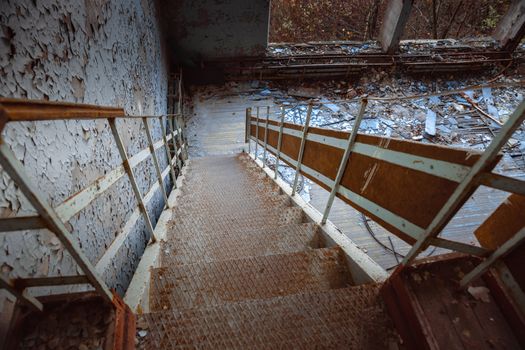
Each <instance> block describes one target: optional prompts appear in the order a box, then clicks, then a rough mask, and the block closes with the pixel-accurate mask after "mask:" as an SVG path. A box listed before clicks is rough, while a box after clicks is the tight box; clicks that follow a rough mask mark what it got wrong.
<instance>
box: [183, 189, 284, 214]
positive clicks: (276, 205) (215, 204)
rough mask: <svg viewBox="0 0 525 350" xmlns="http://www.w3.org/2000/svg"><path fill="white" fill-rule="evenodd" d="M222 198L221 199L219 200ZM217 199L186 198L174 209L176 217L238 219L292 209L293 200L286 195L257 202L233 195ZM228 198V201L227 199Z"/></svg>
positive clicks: (276, 195) (201, 196) (205, 197)
mask: <svg viewBox="0 0 525 350" xmlns="http://www.w3.org/2000/svg"><path fill="white" fill-rule="evenodd" d="M219 198H220V199H219ZM219 198H217V199H213V198H209V196H206V195H195V196H192V197H191V198H187V197H185V201H184V202H181V203H180V204H178V205H177V207H176V208H174V210H173V212H174V213H175V217H180V216H182V215H189V214H190V213H191V215H200V216H203V215H221V214H229V215H236V216H238V217H241V216H244V215H256V214H257V213H258V212H260V211H263V210H264V211H266V210H267V211H271V212H273V211H279V210H281V209H282V208H286V207H291V206H292V200H291V199H290V197H288V196H287V195H285V194H278V193H276V194H272V195H268V197H267V198H263V197H260V196H258V198H257V200H251V198H248V199H247V198H232V196H231V194H230V193H228V194H226V193H225V194H224V196H220V197H219ZM225 198H227V200H226V199H225Z"/></svg>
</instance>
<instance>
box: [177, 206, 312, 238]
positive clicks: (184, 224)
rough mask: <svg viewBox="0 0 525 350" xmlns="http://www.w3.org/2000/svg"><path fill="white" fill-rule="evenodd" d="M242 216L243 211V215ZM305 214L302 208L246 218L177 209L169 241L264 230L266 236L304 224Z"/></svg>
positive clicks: (277, 210)
mask: <svg viewBox="0 0 525 350" xmlns="http://www.w3.org/2000/svg"><path fill="white" fill-rule="evenodd" d="M240 212H241V213H242V210H241V211H240ZM304 219H305V217H304V213H303V211H302V210H301V209H300V208H298V207H283V208H277V209H276V210H264V211H263V210H261V211H257V212H253V213H247V214H245V215H239V212H236V211H233V210H232V211H231V212H229V213H221V214H216V215H212V214H208V213H207V212H204V213H202V212H192V211H191V210H183V209H174V214H173V219H172V220H171V221H170V222H169V223H168V230H167V238H168V240H179V239H195V240H198V239H199V238H200V237H205V236H210V235H212V236H215V237H216V236H218V235H221V236H223V235H230V234H232V233H234V232H235V233H237V232H242V231H250V230H253V229H261V230H264V231H265V232H266V231H268V230H270V229H277V228H278V227H280V226H283V225H289V224H302V223H303V222H304Z"/></svg>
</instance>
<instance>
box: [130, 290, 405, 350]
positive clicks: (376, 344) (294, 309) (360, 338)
mask: <svg viewBox="0 0 525 350" xmlns="http://www.w3.org/2000/svg"><path fill="white" fill-rule="evenodd" d="M378 290H379V286H377V285H373V284H371V285H362V286H355V287H348V288H340V289H332V290H328V291H316V292H306V293H299V294H292V295H287V296H280V297H275V298H270V299H258V300H249V301H241V302H236V303H230V304H224V305H219V306H214V307H207V308H195V309H186V310H182V311H180V310H178V311H177V310H166V311H162V312H155V313H149V314H144V315H142V316H140V319H139V321H138V327H139V328H140V329H143V330H146V336H144V337H142V338H139V339H140V342H139V344H138V347H139V348H140V349H153V348H158V349H178V348H189V347H192V348H200V349H216V348H234V349H247V348H250V349H275V348H295V349H299V348H300V349H319V348H348V349H385V348H388V347H389V344H392V343H395V342H396V334H395V331H394V330H393V329H392V326H391V321H390V319H389V317H388V315H387V314H386V312H385V309H384V306H383V303H382V302H381V300H380V298H379V297H378Z"/></svg>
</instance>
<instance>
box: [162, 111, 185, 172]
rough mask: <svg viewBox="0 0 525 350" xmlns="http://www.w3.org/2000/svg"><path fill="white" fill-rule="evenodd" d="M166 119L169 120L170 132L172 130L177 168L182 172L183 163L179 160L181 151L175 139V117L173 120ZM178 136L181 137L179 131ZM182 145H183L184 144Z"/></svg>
mask: <svg viewBox="0 0 525 350" xmlns="http://www.w3.org/2000/svg"><path fill="white" fill-rule="evenodd" d="M166 119H167V120H168V123H169V126H170V130H171V141H172V142H173V152H174V153H175V159H176V162H177V166H178V167H179V171H181V170H182V166H181V162H180V159H179V150H178V149H177V138H176V137H175V129H174V126H175V127H176V126H177V124H176V123H174V121H175V118H174V117H171V118H170V117H166ZM177 136H180V133H179V130H177ZM180 144H181V145H182V142H181V143H180ZM181 157H182V148H181ZM172 159H173V158H172Z"/></svg>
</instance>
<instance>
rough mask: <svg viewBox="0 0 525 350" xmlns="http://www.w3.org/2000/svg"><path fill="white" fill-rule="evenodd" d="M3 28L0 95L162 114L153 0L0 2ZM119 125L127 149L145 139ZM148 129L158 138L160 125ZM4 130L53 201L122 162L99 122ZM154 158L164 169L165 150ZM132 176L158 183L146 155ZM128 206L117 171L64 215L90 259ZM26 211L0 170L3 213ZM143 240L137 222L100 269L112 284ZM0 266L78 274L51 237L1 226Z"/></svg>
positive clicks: (23, 273)
mask: <svg viewBox="0 0 525 350" xmlns="http://www.w3.org/2000/svg"><path fill="white" fill-rule="evenodd" d="M35 3H36V5H34V4H35ZM0 25H1V28H0V95H1V96H4V97H17V98H30V99H49V100H58V101H71V102H83V103H90V104H98V105H109V106H122V107H124V108H125V110H126V111H127V112H128V113H129V114H136V115H142V114H149V115H152V114H155V115H158V114H163V113H166V90H167V60H166V59H165V56H164V50H163V48H162V43H161V35H160V29H159V26H158V23H157V19H156V10H155V7H154V5H153V3H152V1H147V0H142V1H141V0H111V1H110V0H90V1H84V0H70V1H58V0H54V1H53V0H38V1H30V0H23V1H20V0H2V3H1V11H0ZM119 125H121V131H122V136H123V139H124V142H125V144H126V146H127V148H128V153H130V154H134V153H136V152H137V151H138V150H140V149H142V148H144V147H145V146H146V138H145V135H144V133H143V129H142V125H141V124H140V122H131V121H128V122H125V123H122V124H119ZM153 133H154V139H156V140H158V139H159V138H160V125H159V124H158V123H155V125H154V128H153ZM2 136H3V137H4V139H5V140H6V142H7V143H8V144H9V145H10V146H11V147H12V149H13V151H14V152H15V154H16V156H17V158H18V159H19V160H20V161H22V162H23V164H24V166H25V169H26V171H27V174H28V175H29V176H30V178H31V181H32V182H33V183H34V184H36V185H37V186H38V188H39V190H40V191H41V193H42V194H43V195H44V197H45V198H46V199H47V200H48V201H49V202H50V203H51V204H53V205H57V204H59V203H60V202H61V201H63V200H64V199H66V198H67V197H69V196H70V195H71V194H73V193H75V192H77V191H78V190H80V189H81V188H84V187H85V186H86V185H87V184H89V183H91V182H92V181H93V180H95V179H96V178H98V177H100V176H102V175H104V174H105V173H106V172H108V171H110V170H111V169H112V168H114V167H115V166H116V165H117V164H119V162H121V160H120V157H119V154H118V152H117V150H116V147H115V144H114V141H113V138H112V135H111V133H110V131H109V127H108V125H107V123H105V122H104V121H68V122H65V121H57V122H36V123H18V124H8V126H7V127H6V129H5V131H4V133H3V135H2ZM158 155H159V156H161V167H162V168H164V167H165V166H166V157H165V154H164V153H163V152H160V151H159V152H158ZM136 173H137V174H138V177H139V179H138V182H139V185H140V187H141V188H142V191H143V193H145V192H146V191H147V188H149V187H150V186H151V184H152V183H153V182H154V181H156V177H155V173H154V170H153V166H152V163H151V161H148V162H147V163H146V164H144V166H142V167H139V168H137V169H136ZM162 201H163V199H162V196H161V194H160V192H159V193H157V194H156V196H155V198H154V200H153V201H152V204H151V205H150V208H149V210H150V215H152V219H154V220H155V221H156V218H158V215H159V214H160V211H161V208H162V205H163V203H162ZM135 206H136V201H135V199H134V196H133V193H132V192H131V187H130V185H129V181H128V180H127V178H126V177H124V178H123V179H121V180H120V181H119V182H117V184H116V185H114V188H113V189H112V190H110V191H108V192H107V193H106V194H105V195H104V196H102V197H101V198H99V199H97V200H96V201H95V202H94V203H92V204H91V205H90V206H88V208H86V209H85V210H84V211H82V212H81V213H80V214H78V215H76V216H75V217H74V218H73V219H72V220H71V221H70V222H69V224H68V227H69V228H70V229H71V231H72V232H73V235H74V236H75V237H76V238H77V239H78V241H79V243H80V244H81V246H82V249H83V251H84V253H85V254H86V255H87V256H88V258H89V259H90V260H91V262H92V263H96V261H97V260H98V259H99V258H100V257H101V255H102V254H103V252H104V251H105V249H106V247H107V246H109V244H110V243H111V242H112V240H113V239H114V237H115V235H116V234H117V233H118V230H120V229H121V228H122V227H123V226H124V223H125V222H126V219H127V218H128V216H129V215H130V213H131V212H132V210H133V209H134V207H135ZM31 212H33V211H32V208H31V205H30V204H29V203H28V202H27V200H25V199H24V198H23V197H22V196H21V194H20V192H19V190H18V189H17V187H16V186H15V184H14V183H13V181H12V180H11V179H10V178H9V176H8V175H7V174H5V173H3V172H1V173H0V215H1V216H14V215H22V214H29V213H31ZM145 244H146V233H145V230H144V226H143V223H142V220H140V222H139V224H137V225H136V228H135V230H134V232H133V233H132V234H131V235H130V237H129V239H128V240H127V241H126V243H125V245H124V247H123V248H122V249H121V250H120V251H119V253H118V256H117V258H116V259H115V261H113V266H111V268H110V269H109V270H108V271H107V272H106V274H105V276H104V278H105V280H106V282H107V283H108V284H109V286H110V287H113V288H116V289H117V290H118V291H119V292H123V291H124V290H125V288H126V287H127V285H128V283H129V281H130V280H131V277H132V275H133V272H134V269H135V266H136V265H137V264H138V261H139V259H140V256H141V255H142V252H143V250H144V248H145ZM0 265H1V267H2V271H3V272H4V273H6V272H7V273H9V275H10V276H11V277H16V276H20V277H27V276H45V275H70V274H76V273H77V269H76V267H75V265H74V263H73V262H72V259H71V257H69V255H68V254H66V253H65V252H64V249H63V247H62V246H61V245H60V243H59V242H58V240H56V239H55V238H54V236H53V235H52V234H49V233H48V232H44V231H38V232H36V231H32V232H24V233H22V234H19V233H4V234H2V233H0ZM79 272H80V271H79Z"/></svg>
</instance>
